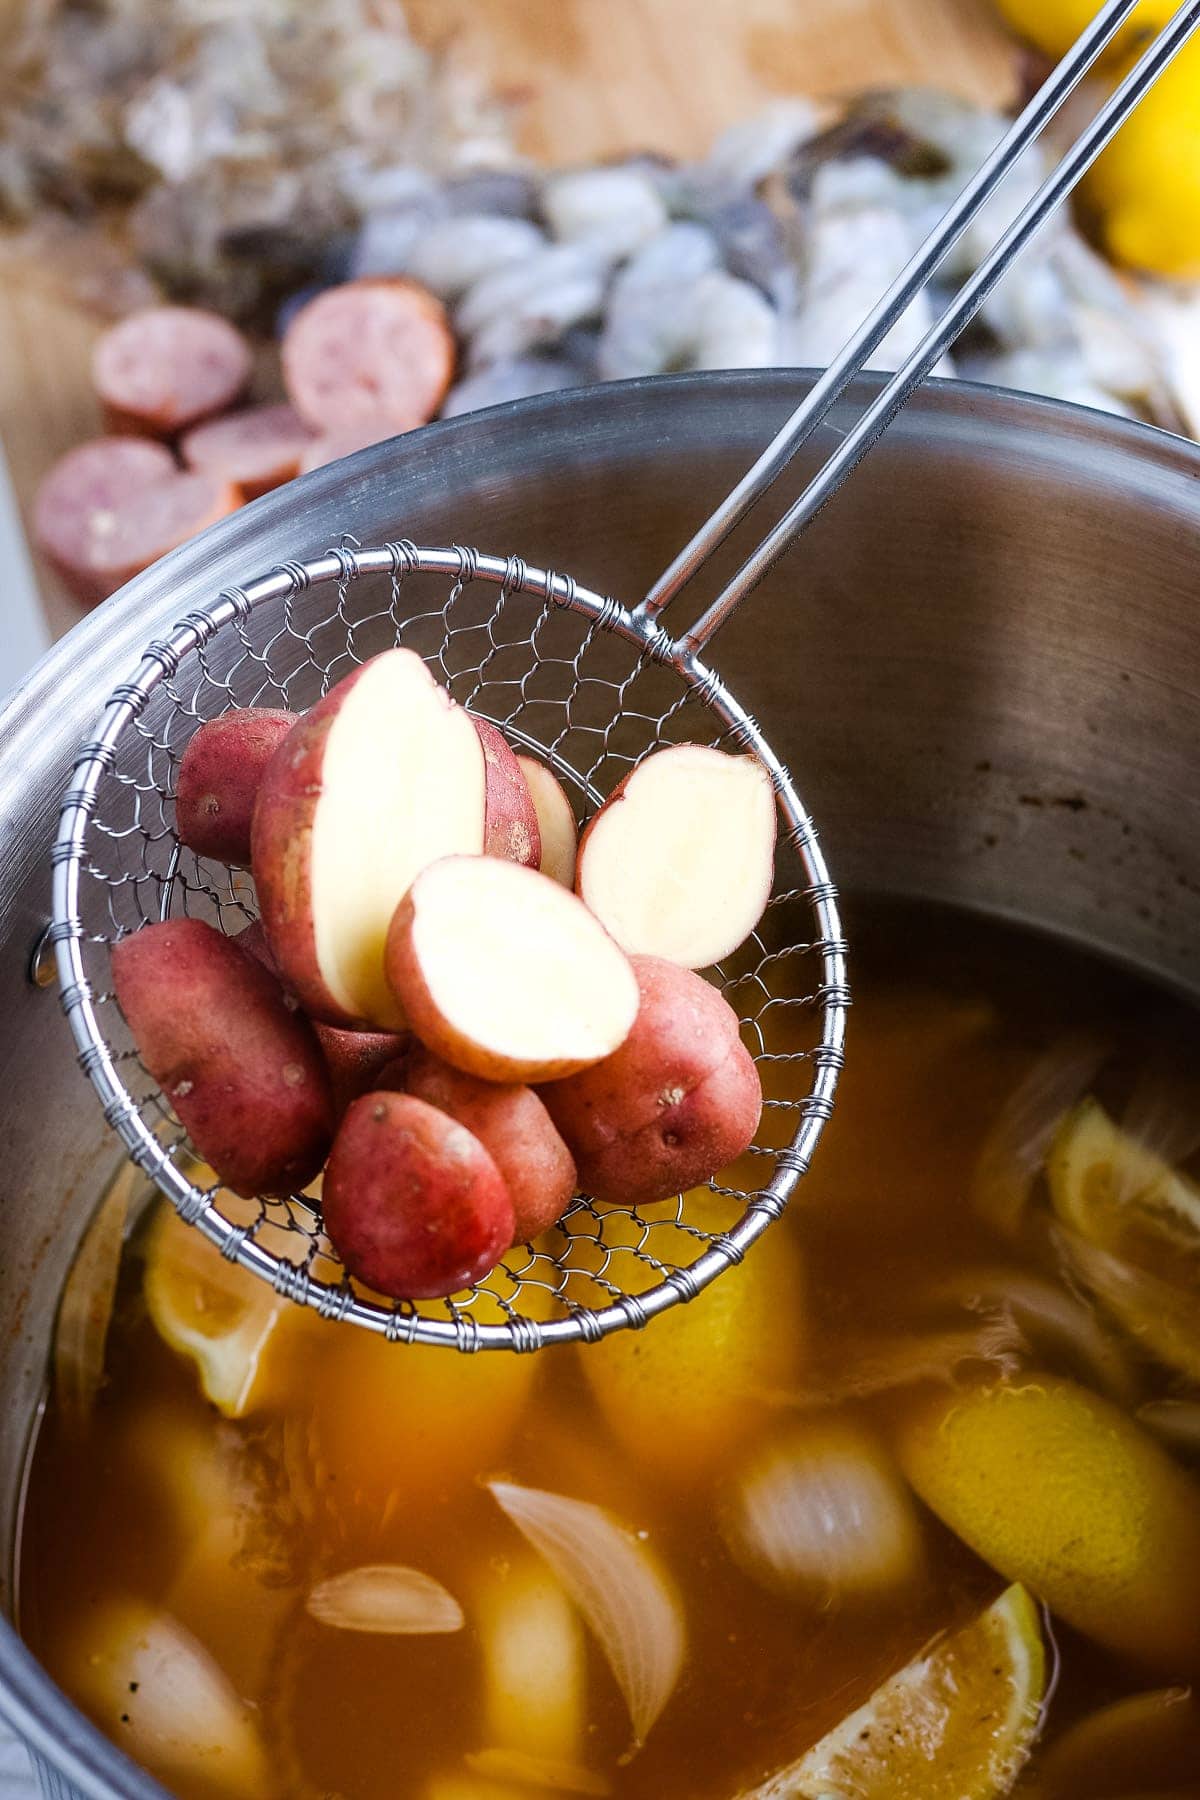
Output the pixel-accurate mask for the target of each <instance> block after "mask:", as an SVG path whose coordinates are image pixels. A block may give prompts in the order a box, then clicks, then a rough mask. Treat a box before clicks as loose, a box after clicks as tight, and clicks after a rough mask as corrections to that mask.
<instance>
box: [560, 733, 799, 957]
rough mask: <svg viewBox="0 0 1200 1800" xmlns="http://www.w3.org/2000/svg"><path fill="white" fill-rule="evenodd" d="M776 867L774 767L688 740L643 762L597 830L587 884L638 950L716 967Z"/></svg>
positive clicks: (582, 868) (741, 933)
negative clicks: (766, 766)
mask: <svg viewBox="0 0 1200 1800" xmlns="http://www.w3.org/2000/svg"><path fill="white" fill-rule="evenodd" d="M774 874H775V793H774V789H773V787H772V785H771V777H770V776H769V775H768V773H767V771H766V769H765V768H764V767H763V765H762V764H761V763H760V762H759V761H758V760H757V758H756V757H753V756H729V755H727V754H726V753H725V752H724V751H723V750H713V749H710V748H708V746H706V745H704V744H676V745H673V746H672V747H671V748H670V749H667V750H656V751H655V752H654V753H653V754H652V755H650V756H647V757H646V759H645V761H644V762H641V763H639V764H638V766H637V768H636V769H634V770H633V771H632V772H631V773H630V774H628V775H627V776H626V777H625V779H624V781H623V782H622V783H621V785H620V787H618V788H617V789H616V791H615V792H614V793H613V794H612V795H611V796H610V798H609V799H608V800H607V801H606V802H605V804H604V806H602V807H601V809H600V811H599V812H598V813H597V814H596V817H595V818H594V819H593V820H592V822H591V824H590V825H589V826H588V827H587V829H586V831H585V832H584V834H583V838H582V840H581V842H580V845H579V862H578V868H577V872H576V876H575V891H576V892H577V893H578V894H579V895H580V897H581V899H583V900H584V901H585V903H586V904H587V905H588V906H590V907H591V909H592V911H593V912H594V913H595V915H596V917H597V918H598V919H600V920H601V921H602V922H603V924H604V925H605V926H607V928H608V930H609V931H611V932H612V935H613V936H614V937H615V938H616V940H617V942H618V944H620V945H621V948H622V949H623V950H627V951H628V952H629V954H630V955H631V956H635V955H638V956H641V955H644V956H665V957H667V958H668V959H669V960H670V961H671V962H675V963H680V964H681V965H682V966H683V967H684V968H685V969H706V968H708V967H709V965H710V964H712V963H716V962H720V961H721V959H722V957H725V956H730V955H732V953H733V952H734V951H735V950H736V949H737V947H738V945H739V944H741V943H743V942H744V940H745V939H746V938H747V937H749V935H750V933H751V932H752V931H753V930H754V927H755V926H756V925H757V924H758V921H759V919H760V918H761V917H762V915H763V910H764V908H765V907H766V904H767V901H768V900H769V899H770V897H771V887H772V884H773V881H774Z"/></svg>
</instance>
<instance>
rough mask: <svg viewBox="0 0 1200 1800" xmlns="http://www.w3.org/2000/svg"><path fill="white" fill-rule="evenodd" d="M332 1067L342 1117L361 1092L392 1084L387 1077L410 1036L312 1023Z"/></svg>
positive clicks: (336, 1103) (335, 1108)
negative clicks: (344, 1028) (389, 1069)
mask: <svg viewBox="0 0 1200 1800" xmlns="http://www.w3.org/2000/svg"><path fill="white" fill-rule="evenodd" d="M313 1030H314V1031H315V1032H316V1034H317V1042H318V1044H320V1046H321V1053H322V1055H323V1056H324V1058H325V1063H326V1066H327V1068H328V1070H329V1080H330V1084H331V1086H332V1088H333V1111H334V1117H335V1118H338V1119H340V1118H341V1117H342V1115H343V1114H344V1113H345V1112H346V1110H347V1108H348V1107H349V1106H350V1104H351V1102H352V1101H354V1100H357V1099H358V1098H359V1097H360V1095H362V1094H369V1093H370V1092H371V1091H372V1089H373V1088H387V1087H391V1085H392V1084H391V1082H390V1081H388V1080H385V1079H384V1077H385V1075H386V1072H387V1070H388V1068H389V1066H391V1065H393V1064H395V1062H396V1060H397V1058H398V1057H401V1056H402V1055H403V1054H404V1051H405V1049H406V1047H407V1044H408V1038H407V1037H406V1036H405V1034H404V1033H403V1032H400V1031H343V1030H341V1029H340V1028H339V1027H338V1026H337V1025H322V1024H321V1023H320V1021H317V1022H316V1023H314V1025H313Z"/></svg>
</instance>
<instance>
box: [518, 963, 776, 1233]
mask: <svg viewBox="0 0 1200 1800" xmlns="http://www.w3.org/2000/svg"><path fill="white" fill-rule="evenodd" d="M630 961H631V962H632V964H633V970H634V974H635V975H636V977H637V984H638V995H639V1004H638V1013H637V1018H636V1020H635V1021H634V1026H633V1030H632V1031H631V1032H630V1033H629V1036H628V1037H627V1038H626V1039H625V1042H624V1043H623V1044H622V1045H621V1046H620V1048H619V1049H617V1050H615V1051H614V1052H613V1053H612V1055H611V1056H606V1057H605V1058H604V1060H603V1061H602V1062H598V1063H594V1064H593V1065H592V1066H591V1068H588V1069H583V1070H581V1071H580V1073H579V1074H577V1075H571V1076H569V1077H567V1079H565V1080H563V1081H551V1082H547V1083H546V1084H545V1085H544V1086H543V1087H541V1088H540V1089H539V1090H538V1091H539V1092H540V1094H541V1096H542V1099H543V1100H544V1101H545V1103H546V1110H547V1112H548V1113H549V1114H550V1117H551V1118H552V1119H553V1121H554V1123H555V1125H556V1126H557V1127H558V1129H559V1131H560V1132H561V1133H562V1136H563V1138H564V1139H565V1141H566V1143H567V1145H568V1147H569V1148H570V1150H571V1152H572V1154H573V1155H574V1157H575V1161H576V1164H577V1167H578V1171H579V1181H580V1185H581V1186H582V1187H583V1188H584V1190H585V1191H586V1192H588V1193H590V1194H591V1195H592V1196H593V1197H594V1198H595V1199H597V1200H601V1201H605V1202H607V1203H608V1204H610V1205H620V1206H640V1205H643V1204H648V1203H649V1202H650V1201H652V1200H665V1199H667V1198H668V1197H669V1196H670V1195H672V1194H677V1193H680V1192H681V1191H682V1190H683V1189H685V1188H691V1187H698V1186H700V1185H701V1184H702V1183H703V1182H705V1181H707V1180H709V1178H710V1177H711V1176H713V1175H715V1174H716V1172H717V1171H718V1169H721V1168H724V1166H725V1165H726V1164H727V1163H730V1162H732V1161H733V1160H734V1159H735V1158H736V1157H738V1156H740V1155H741V1154H742V1152H743V1151H744V1150H745V1149H746V1148H747V1146H748V1145H749V1144H750V1142H751V1140H752V1139H753V1137H754V1133H755V1131H756V1130H757V1128H758V1121H759V1118H760V1116H761V1113H762V1084H761V1083H760V1081H759V1078H758V1070H757V1069H756V1067H755V1065H754V1058H753V1057H752V1056H751V1055H750V1052H749V1051H748V1050H747V1049H746V1047H745V1045H744V1044H743V1043H742V1040H741V1037H740V1036H739V1034H738V1021H737V1015H736V1014H735V1012H734V1011H733V1009H732V1007H731V1006H730V1005H729V1003H728V1001H727V1000H725V999H724V997H723V996H722V995H721V994H719V993H718V992H717V990H716V989H715V988H714V987H711V986H710V985H709V983H708V982H707V981H705V980H704V978H703V976H700V975H697V974H695V973H694V972H693V971H692V970H691V969H684V968H681V967H680V966H679V964H677V963H672V962H667V961H666V960H665V959H664V958H663V957H659V956H634V957H631V958H630Z"/></svg>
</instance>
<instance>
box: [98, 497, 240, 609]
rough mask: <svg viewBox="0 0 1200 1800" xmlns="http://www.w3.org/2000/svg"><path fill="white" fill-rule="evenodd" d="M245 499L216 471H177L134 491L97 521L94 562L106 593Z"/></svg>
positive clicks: (185, 541)
mask: <svg viewBox="0 0 1200 1800" xmlns="http://www.w3.org/2000/svg"><path fill="white" fill-rule="evenodd" d="M241 503H242V502H241V496H240V495H239V493H238V491H237V489H236V488H235V487H234V485H233V483H232V482H230V481H222V480H220V479H219V477H218V476H216V475H192V474H182V475H180V474H173V475H169V476H167V477H166V479H165V480H163V481H157V482H155V483H154V484H153V485H152V486H150V487H146V488H142V489H140V490H139V491H138V492H137V493H133V494H130V495H128V496H127V497H126V499H124V500H123V501H122V502H121V504H120V505H119V506H116V507H114V508H113V511H112V512H111V513H110V514H109V515H108V517H107V518H105V519H94V520H93V528H92V537H91V566H92V568H93V569H94V570H95V572H96V574H97V576H98V578H99V580H100V582H101V583H102V585H103V593H104V595H108V594H113V593H115V592H116V590H117V589H118V588H119V587H124V585H125V583H126V582H127V581H132V580H133V578H134V576H135V575H140V574H141V572H142V570H143V569H148V568H149V567H150V564H151V563H154V562H157V561H158V559H159V557H160V556H166V554H167V552H168V551H169V550H178V548H179V546H180V544H186V543H187V541H188V539H189V538H193V537H195V536H196V534H197V532H200V531H203V530H205V528H206V527H207V526H209V525H215V524H216V522H217V520H218V519H223V518H224V517H225V516H226V514H227V513H231V512H236V511H237V509H238V507H239V506H240V505H241Z"/></svg>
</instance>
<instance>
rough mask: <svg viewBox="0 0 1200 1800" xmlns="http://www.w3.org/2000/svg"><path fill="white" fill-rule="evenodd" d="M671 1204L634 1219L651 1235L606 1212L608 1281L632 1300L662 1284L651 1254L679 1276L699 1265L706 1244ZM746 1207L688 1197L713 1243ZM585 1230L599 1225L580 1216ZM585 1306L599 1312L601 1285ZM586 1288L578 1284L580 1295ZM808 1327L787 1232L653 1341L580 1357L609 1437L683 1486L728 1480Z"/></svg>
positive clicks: (780, 1229)
mask: <svg viewBox="0 0 1200 1800" xmlns="http://www.w3.org/2000/svg"><path fill="white" fill-rule="evenodd" d="M675 1204H676V1203H675V1202H674V1201H667V1202H664V1203H662V1204H661V1205H658V1206H645V1207H642V1208H640V1209H639V1218H641V1219H642V1220H644V1221H647V1222H650V1221H653V1222H652V1223H650V1225H649V1230H648V1231H646V1230H645V1229H644V1227H643V1226H639V1225H638V1223H637V1222H636V1221H635V1220H634V1219H633V1218H632V1217H630V1216H629V1215H627V1214H621V1213H610V1214H608V1215H607V1216H606V1217H605V1220H604V1224H603V1239H604V1247H605V1248H604V1257H605V1261H604V1274H605V1277H606V1279H607V1280H608V1281H609V1282H612V1283H613V1284H614V1285H615V1286H617V1287H619V1288H621V1289H623V1290H624V1291H625V1292H627V1293H632V1294H636V1293H638V1292H640V1291H642V1290H644V1289H645V1288H647V1287H651V1286H653V1285H654V1284H655V1283H656V1282H657V1281H659V1280H660V1279H661V1275H660V1271H659V1269H658V1268H656V1267H655V1266H653V1264H652V1263H647V1262H643V1261H640V1260H639V1259H638V1257H637V1256H635V1255H634V1254H633V1253H632V1252H633V1251H634V1249H635V1248H636V1247H638V1246H639V1245H640V1244H641V1243H642V1240H643V1238H644V1240H645V1242H644V1250H645V1254H646V1255H647V1256H649V1257H651V1258H654V1259H656V1261H657V1262H660V1263H663V1264H667V1265H675V1266H678V1267H680V1268H684V1267H686V1266H687V1265H688V1264H690V1263H693V1262H695V1261H696V1259H697V1257H698V1256H699V1255H700V1254H701V1252H702V1250H703V1249H704V1248H705V1245H704V1243H703V1241H702V1240H701V1239H699V1238H697V1237H696V1236H694V1235H692V1233H691V1232H690V1231H687V1230H684V1229H683V1228H682V1227H680V1226H679V1225H677V1224H675V1223H674V1222H673V1221H674V1218H675ZM738 1211H739V1207H738V1205H737V1204H736V1203H732V1204H731V1203H730V1202H729V1201H728V1200H725V1199H723V1198H722V1197H721V1196H719V1195H716V1194H711V1193H708V1192H706V1191H702V1190H698V1191H696V1192H693V1193H690V1194H688V1195H687V1197H686V1203H685V1207H684V1217H685V1218H686V1219H687V1221H688V1224H689V1225H691V1226H697V1227H699V1228H700V1229H702V1230H704V1231H706V1232H712V1233H716V1232H719V1231H721V1230H724V1229H727V1228H728V1227H729V1225H731V1224H732V1223H733V1222H734V1220H735V1219H736V1218H737V1216H738ZM582 1218H583V1221H584V1225H583V1228H584V1229H585V1230H588V1229H590V1230H593V1231H594V1230H595V1225H594V1223H589V1222H588V1221H587V1216H586V1215H582ZM587 1285H588V1288H589V1289H590V1291H588V1292H586V1293H584V1292H582V1291H581V1293H580V1298H583V1299H587V1300H589V1301H590V1302H591V1303H592V1304H593V1305H604V1304H606V1303H607V1301H608V1300H609V1299H610V1298H611V1295H610V1294H609V1293H608V1292H607V1290H606V1289H605V1288H604V1286H603V1284H602V1283H601V1282H599V1281H596V1282H589V1283H588V1284H587ZM581 1286H582V1284H581ZM803 1323H804V1284H803V1270H802V1267H801V1259H800V1252H799V1248H798V1246H797V1244H796V1242H795V1240H794V1239H793V1237H792V1236H791V1234H790V1230H789V1227H788V1225H787V1224H786V1223H781V1224H778V1225H775V1226H773V1227H772V1228H771V1230H770V1231H769V1232H768V1233H767V1234H766V1236H765V1238H764V1239H763V1241H762V1242H761V1243H759V1244H755V1245H753V1246H752V1248H751V1249H750V1251H749V1253H748V1254H747V1256H746V1260H745V1262H744V1263H743V1264H742V1266H741V1267H740V1268H736V1269H730V1270H728V1271H727V1272H726V1273H725V1274H724V1275H722V1276H721V1278H720V1280H719V1281H716V1282H714V1283H713V1285H712V1286H711V1287H709V1288H706V1289H705V1290H704V1292H703V1293H701V1294H699V1295H698V1296H697V1298H696V1299H695V1300H692V1301H690V1302H689V1303H688V1304H687V1305H685V1306H677V1307H674V1308H672V1309H671V1310H670V1311H669V1312H666V1313H664V1314H663V1315H662V1316H661V1317H660V1318H657V1319H655V1321H654V1323H653V1325H652V1326H651V1327H650V1329H649V1330H648V1331H644V1332H643V1331H618V1332H615V1333H614V1334H613V1336H611V1337H608V1338H604V1339H603V1340H602V1341H601V1342H600V1343H598V1344H582V1345H580V1346H579V1351H578V1354H579V1358H580V1366H581V1368H582V1370H583V1373H584V1376H585V1377H586V1379H587V1383H588V1386H589V1387H590V1388H591V1391H592V1394H593V1396H594V1398H595V1400H596V1402H597V1404H598V1406H599V1408H600V1411H601V1413H602V1414H603V1415H604V1418H605V1421H606V1423H607V1425H608V1429H609V1431H610V1433H611V1435H612V1436H613V1437H614V1438H615V1439H616V1441H617V1442H618V1443H619V1444H620V1446H621V1448H622V1449H623V1450H624V1451H626V1453H627V1454H628V1455H629V1456H630V1458H631V1459H632V1460H633V1461H634V1463H635V1464H636V1465H640V1466H641V1467H643V1468H646V1469H648V1470H649V1471H650V1472H651V1473H653V1474H654V1475H656V1476H659V1477H662V1478H666V1479H669V1480H671V1481H673V1482H676V1483H679V1484H682V1485H685V1486H686V1485H687V1484H689V1483H690V1482H692V1481H695V1480H696V1479H698V1478H700V1477H703V1476H704V1475H705V1474H711V1473H713V1472H715V1471H716V1470H719V1469H722V1468H723V1467H724V1466H725V1464H726V1462H727V1460H728V1457H729V1455H730V1452H731V1451H732V1450H733V1449H735V1448H736V1446H737V1445H738V1444H739V1443H741V1442H743V1441H744V1440H745V1439H746V1438H747V1437H749V1436H750V1435H751V1434H752V1433H753V1432H754V1431H755V1430H756V1429H757V1428H758V1427H760V1426H761V1425H762V1423H763V1420H764V1418H765V1417H766V1403H765V1396H766V1395H767V1394H769V1393H770V1392H772V1391H775V1390H778V1389H781V1388H782V1389H786V1388H788V1387H791V1386H793V1385H794V1384H795V1381H796V1378H797V1373H798V1363H799V1359H800V1355H801V1342H802V1336H803Z"/></svg>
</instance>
